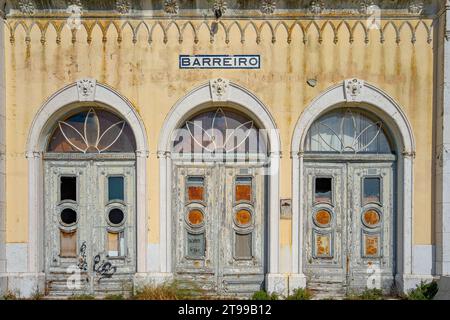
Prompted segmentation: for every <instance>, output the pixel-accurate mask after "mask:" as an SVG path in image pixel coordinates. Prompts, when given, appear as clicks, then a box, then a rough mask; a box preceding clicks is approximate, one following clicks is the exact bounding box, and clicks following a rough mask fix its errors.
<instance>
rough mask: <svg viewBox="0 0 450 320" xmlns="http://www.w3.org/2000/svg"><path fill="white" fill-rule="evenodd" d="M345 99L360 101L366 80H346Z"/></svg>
mask: <svg viewBox="0 0 450 320" xmlns="http://www.w3.org/2000/svg"><path fill="white" fill-rule="evenodd" d="M344 87H345V99H346V100H347V102H360V101H361V94H362V91H363V90H364V81H363V80H359V79H350V80H345V82H344Z"/></svg>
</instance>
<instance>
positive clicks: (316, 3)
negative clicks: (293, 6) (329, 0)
mask: <svg viewBox="0 0 450 320" xmlns="http://www.w3.org/2000/svg"><path fill="white" fill-rule="evenodd" d="M324 9H325V3H324V2H323V0H313V1H311V4H310V5H309V8H308V10H309V12H310V13H312V14H314V15H319V14H321V13H322V12H323V11H324Z"/></svg>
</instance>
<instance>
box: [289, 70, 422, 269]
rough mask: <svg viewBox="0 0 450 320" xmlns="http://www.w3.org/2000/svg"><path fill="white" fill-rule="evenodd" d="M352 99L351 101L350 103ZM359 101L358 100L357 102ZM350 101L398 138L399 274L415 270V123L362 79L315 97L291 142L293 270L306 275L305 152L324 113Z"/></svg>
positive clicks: (396, 140) (345, 82) (339, 85)
mask: <svg viewBox="0 0 450 320" xmlns="http://www.w3.org/2000/svg"><path fill="white" fill-rule="evenodd" d="M349 102H350V103H349ZM354 102H358V103H354ZM343 104H346V106H347V107H362V108H363V109H366V110H369V111H371V112H373V113H374V114H376V115H377V116H379V117H380V118H381V119H382V120H383V122H384V123H385V124H386V125H387V127H389V129H390V131H391V132H392V134H393V138H394V140H395V144H396V146H395V147H396V149H397V155H398V170H397V172H398V173H397V179H398V181H401V182H402V183H398V192H397V194H398V197H399V199H398V208H397V210H398V213H397V217H398V227H397V229H398V230H397V234H398V237H397V239H398V250H397V261H398V264H399V267H398V270H397V273H398V274H401V275H402V276H405V275H410V274H411V273H412V267H411V266H412V264H411V259H412V239H413V228H412V217H413V216H412V213H413V162H414V155H415V141H414V135H413V131H412V128H411V125H410V123H409V121H408V119H407V118H406V115H405V113H404V112H403V110H402V109H401V107H400V106H399V104H398V103H397V102H395V101H394V99H392V98H391V97H390V96H389V95H388V94H386V93H385V92H384V91H382V90H380V89H378V88H377V87H375V86H373V85H371V84H368V83H367V82H364V81H362V80H359V79H350V80H345V81H343V82H342V83H340V84H337V85H335V86H332V87H330V88H329V89H327V90H325V91H324V92H323V93H321V94H320V95H319V96H318V97H317V98H315V99H314V100H313V101H312V102H311V103H310V105H309V106H308V107H307V108H306V109H305V111H304V112H303V113H302V115H301V116H300V118H299V120H298V122H297V124H296V127H295V129H294V135H293V139H292V144H291V155H292V157H293V161H292V175H293V177H292V192H293V194H292V213H293V216H292V273H293V274H299V275H300V276H303V266H302V260H303V258H302V257H303V247H302V246H301V245H300V243H301V242H302V241H303V240H302V239H303V226H304V221H303V220H304V214H305V213H304V212H303V210H302V206H301V203H300V200H301V199H303V193H304V190H303V184H302V183H300V182H301V181H303V153H304V149H303V147H304V142H305V138H306V135H307V133H308V130H309V128H310V127H311V125H312V124H313V122H314V121H315V120H316V119H318V118H319V117H320V116H321V115H323V114H325V113H326V112H328V111H330V110H331V109H333V108H335V107H338V106H342V105H343Z"/></svg>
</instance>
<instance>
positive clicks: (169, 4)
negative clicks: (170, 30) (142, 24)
mask: <svg viewBox="0 0 450 320" xmlns="http://www.w3.org/2000/svg"><path fill="white" fill-rule="evenodd" d="M179 9H180V7H179V6H178V0H164V12H165V13H168V14H178V10H179Z"/></svg>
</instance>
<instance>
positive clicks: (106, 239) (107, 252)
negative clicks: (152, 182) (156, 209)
mask: <svg viewBox="0 0 450 320" xmlns="http://www.w3.org/2000/svg"><path fill="white" fill-rule="evenodd" d="M44 202H45V228H46V232H45V239H44V240H45V244H46V245H45V257H46V259H45V271H46V279H47V290H48V293H49V294H55V295H68V294H80V293H90V294H106V293H124V292H128V291H130V290H131V289H132V277H133V275H134V273H135V269H136V253H135V242H136V241H135V237H136V234H135V164H134V161H115V160H113V161H111V160H109V161H94V160H89V161H67V160H64V161H58V160H47V161H46V162H45V199H44Z"/></svg>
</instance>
